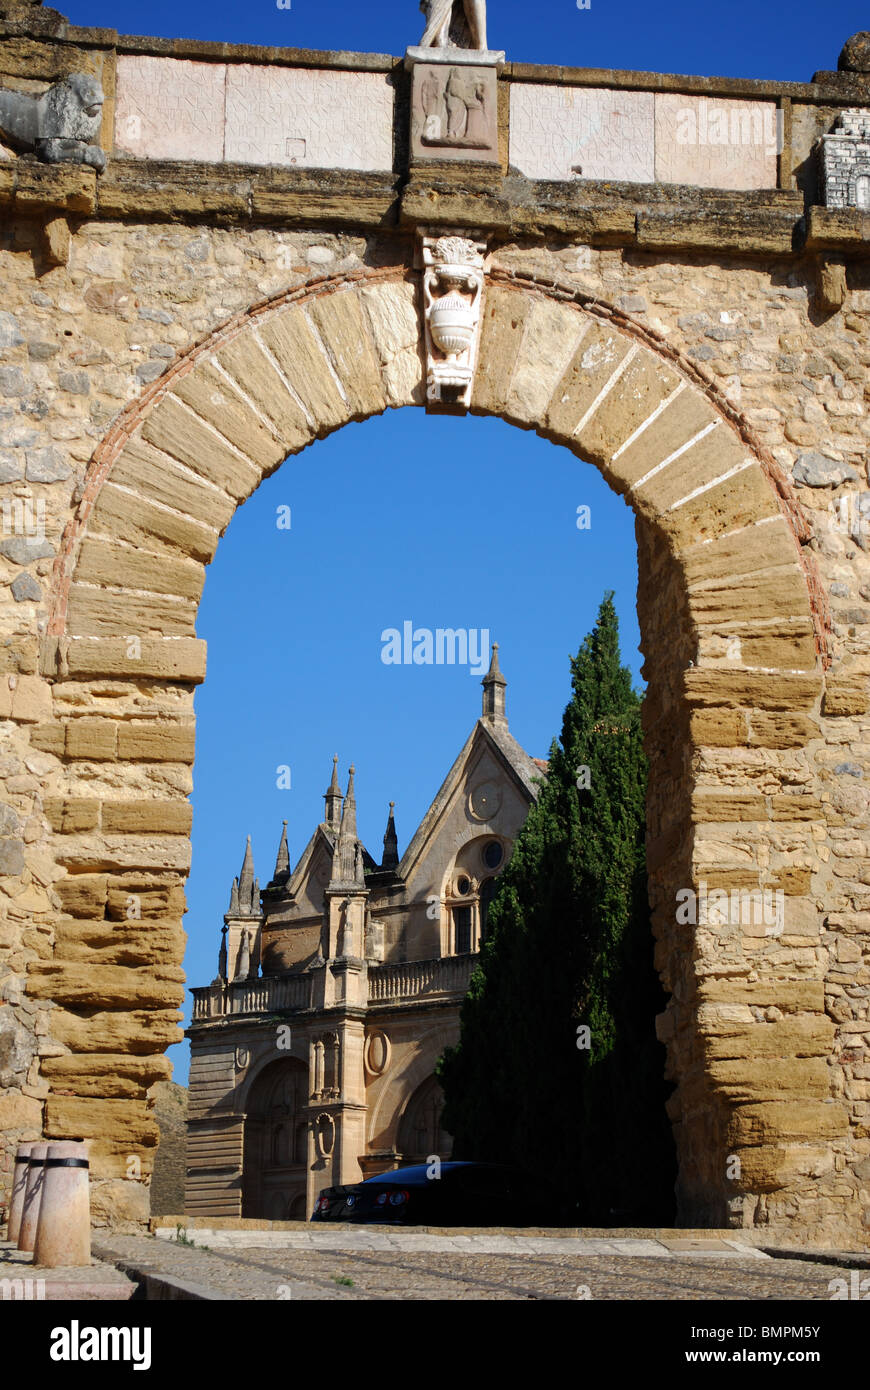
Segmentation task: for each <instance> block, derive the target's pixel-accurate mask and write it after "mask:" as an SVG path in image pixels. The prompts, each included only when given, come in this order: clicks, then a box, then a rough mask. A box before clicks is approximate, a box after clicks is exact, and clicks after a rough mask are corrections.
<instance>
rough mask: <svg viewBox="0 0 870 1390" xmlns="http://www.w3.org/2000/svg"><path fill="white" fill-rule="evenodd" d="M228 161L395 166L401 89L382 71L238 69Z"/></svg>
mask: <svg viewBox="0 0 870 1390" xmlns="http://www.w3.org/2000/svg"><path fill="white" fill-rule="evenodd" d="M225 158H226V159H227V160H230V161H234V162H237V163H240V164H298V165H299V166H300V167H308V168H315V169H316V168H321V169H323V168H333V169H359V170H372V171H374V170H388V169H392V167H393V89H392V87H391V86H390V84H389V82H388V80H387V76H386V74H385V73H380V72H326V71H323V70H314V69H308V68H278V67H259V66H252V65H250V64H245V63H239V64H233V65H231V66H229V67H228V68H227V85H226V141H225Z"/></svg>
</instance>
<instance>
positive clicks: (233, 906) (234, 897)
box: [227, 878, 239, 917]
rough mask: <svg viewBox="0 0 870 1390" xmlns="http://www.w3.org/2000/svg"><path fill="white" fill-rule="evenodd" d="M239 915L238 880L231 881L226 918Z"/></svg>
mask: <svg viewBox="0 0 870 1390" xmlns="http://www.w3.org/2000/svg"><path fill="white" fill-rule="evenodd" d="M238 915H239V880H238V879H237V878H234V879H233V886H232V888H231V889H230V907H229V912H228V913H227V916H228V917H238Z"/></svg>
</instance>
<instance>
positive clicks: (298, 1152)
mask: <svg viewBox="0 0 870 1390" xmlns="http://www.w3.org/2000/svg"><path fill="white" fill-rule="evenodd" d="M307 1102H308V1068H307V1066H306V1065H305V1063H304V1062H301V1061H300V1060H299V1058H297V1057H290V1056H288V1057H283V1058H281V1059H280V1060H278V1061H273V1062H270V1063H269V1064H268V1065H267V1066H265V1067H262V1068H261V1069H260V1071H259V1072H258V1074H257V1077H256V1079H255V1081H254V1082H253V1084H252V1085H251V1087H250V1088H249V1090H248V1100H247V1105H246V1113H245V1126H244V1139H243V1144H244V1159H243V1164H242V1173H243V1178H242V1214H243V1215H244V1216H250V1217H257V1218H260V1219H265V1220H284V1219H285V1218H286V1215H287V1212H288V1211H289V1210H290V1208H291V1207H292V1206H293V1205H294V1204H296V1203H297V1202H298V1199H299V1198H300V1197H301V1198H302V1201H303V1203H304V1201H305V1191H306V1171H307V1166H308V1153H307V1130H308V1127H307V1122H306V1110H305V1107H306V1105H307Z"/></svg>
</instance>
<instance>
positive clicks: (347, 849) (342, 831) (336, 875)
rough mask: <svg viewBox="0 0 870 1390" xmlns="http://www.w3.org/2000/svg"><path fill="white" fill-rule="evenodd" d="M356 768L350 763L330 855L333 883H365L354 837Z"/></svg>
mask: <svg viewBox="0 0 870 1390" xmlns="http://www.w3.org/2000/svg"><path fill="white" fill-rule="evenodd" d="M355 771H356V769H355V768H354V766H353V764H352V763H351V767H350V776H349V777H348V782H347V793H346V795H345V798H344V807H343V809H342V812H341V825H340V826H339V831H338V838H337V840H336V842H335V850H334V852H333V857H332V882H333V883H344V884H350V883H354V884H356V883H359V884H361V885H364V884H365V878H364V876H363V870H362V851H361V849H359V841H358V840H357V837H356V797H355V796H354V792H353V778H354V772H355Z"/></svg>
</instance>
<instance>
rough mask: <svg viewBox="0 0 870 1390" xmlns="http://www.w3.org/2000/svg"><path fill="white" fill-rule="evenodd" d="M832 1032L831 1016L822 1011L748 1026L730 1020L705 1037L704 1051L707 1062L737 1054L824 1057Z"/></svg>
mask: <svg viewBox="0 0 870 1390" xmlns="http://www.w3.org/2000/svg"><path fill="white" fill-rule="evenodd" d="M717 1007H727V1006H717ZM705 1031H706V1030H705ZM834 1034H835V1028H834V1023H833V1020H832V1019H830V1018H828V1017H827V1016H826V1015H825V1014H803V1013H801V1014H794V1015H790V1016H789V1015H787V1016H785V1017H783V1018H781V1019H779V1020H777V1022H775V1023H752V1024H750V1025H749V1026H748V1027H746V1026H742V1025H740V1024H739V1023H734V1024H733V1026H728V1027H727V1028H722V1029H721V1030H720V1032H719V1033H718V1035H717V1036H716V1037H712V1036H706V1037H705V1039H704V1053H705V1057H706V1058H707V1061H708V1062H716V1061H728V1060H732V1059H734V1058H738V1057H752V1058H759V1057H782V1058H783V1059H787V1058H795V1057H828V1056H830V1054H831V1052H832V1050H833V1046H834Z"/></svg>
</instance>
